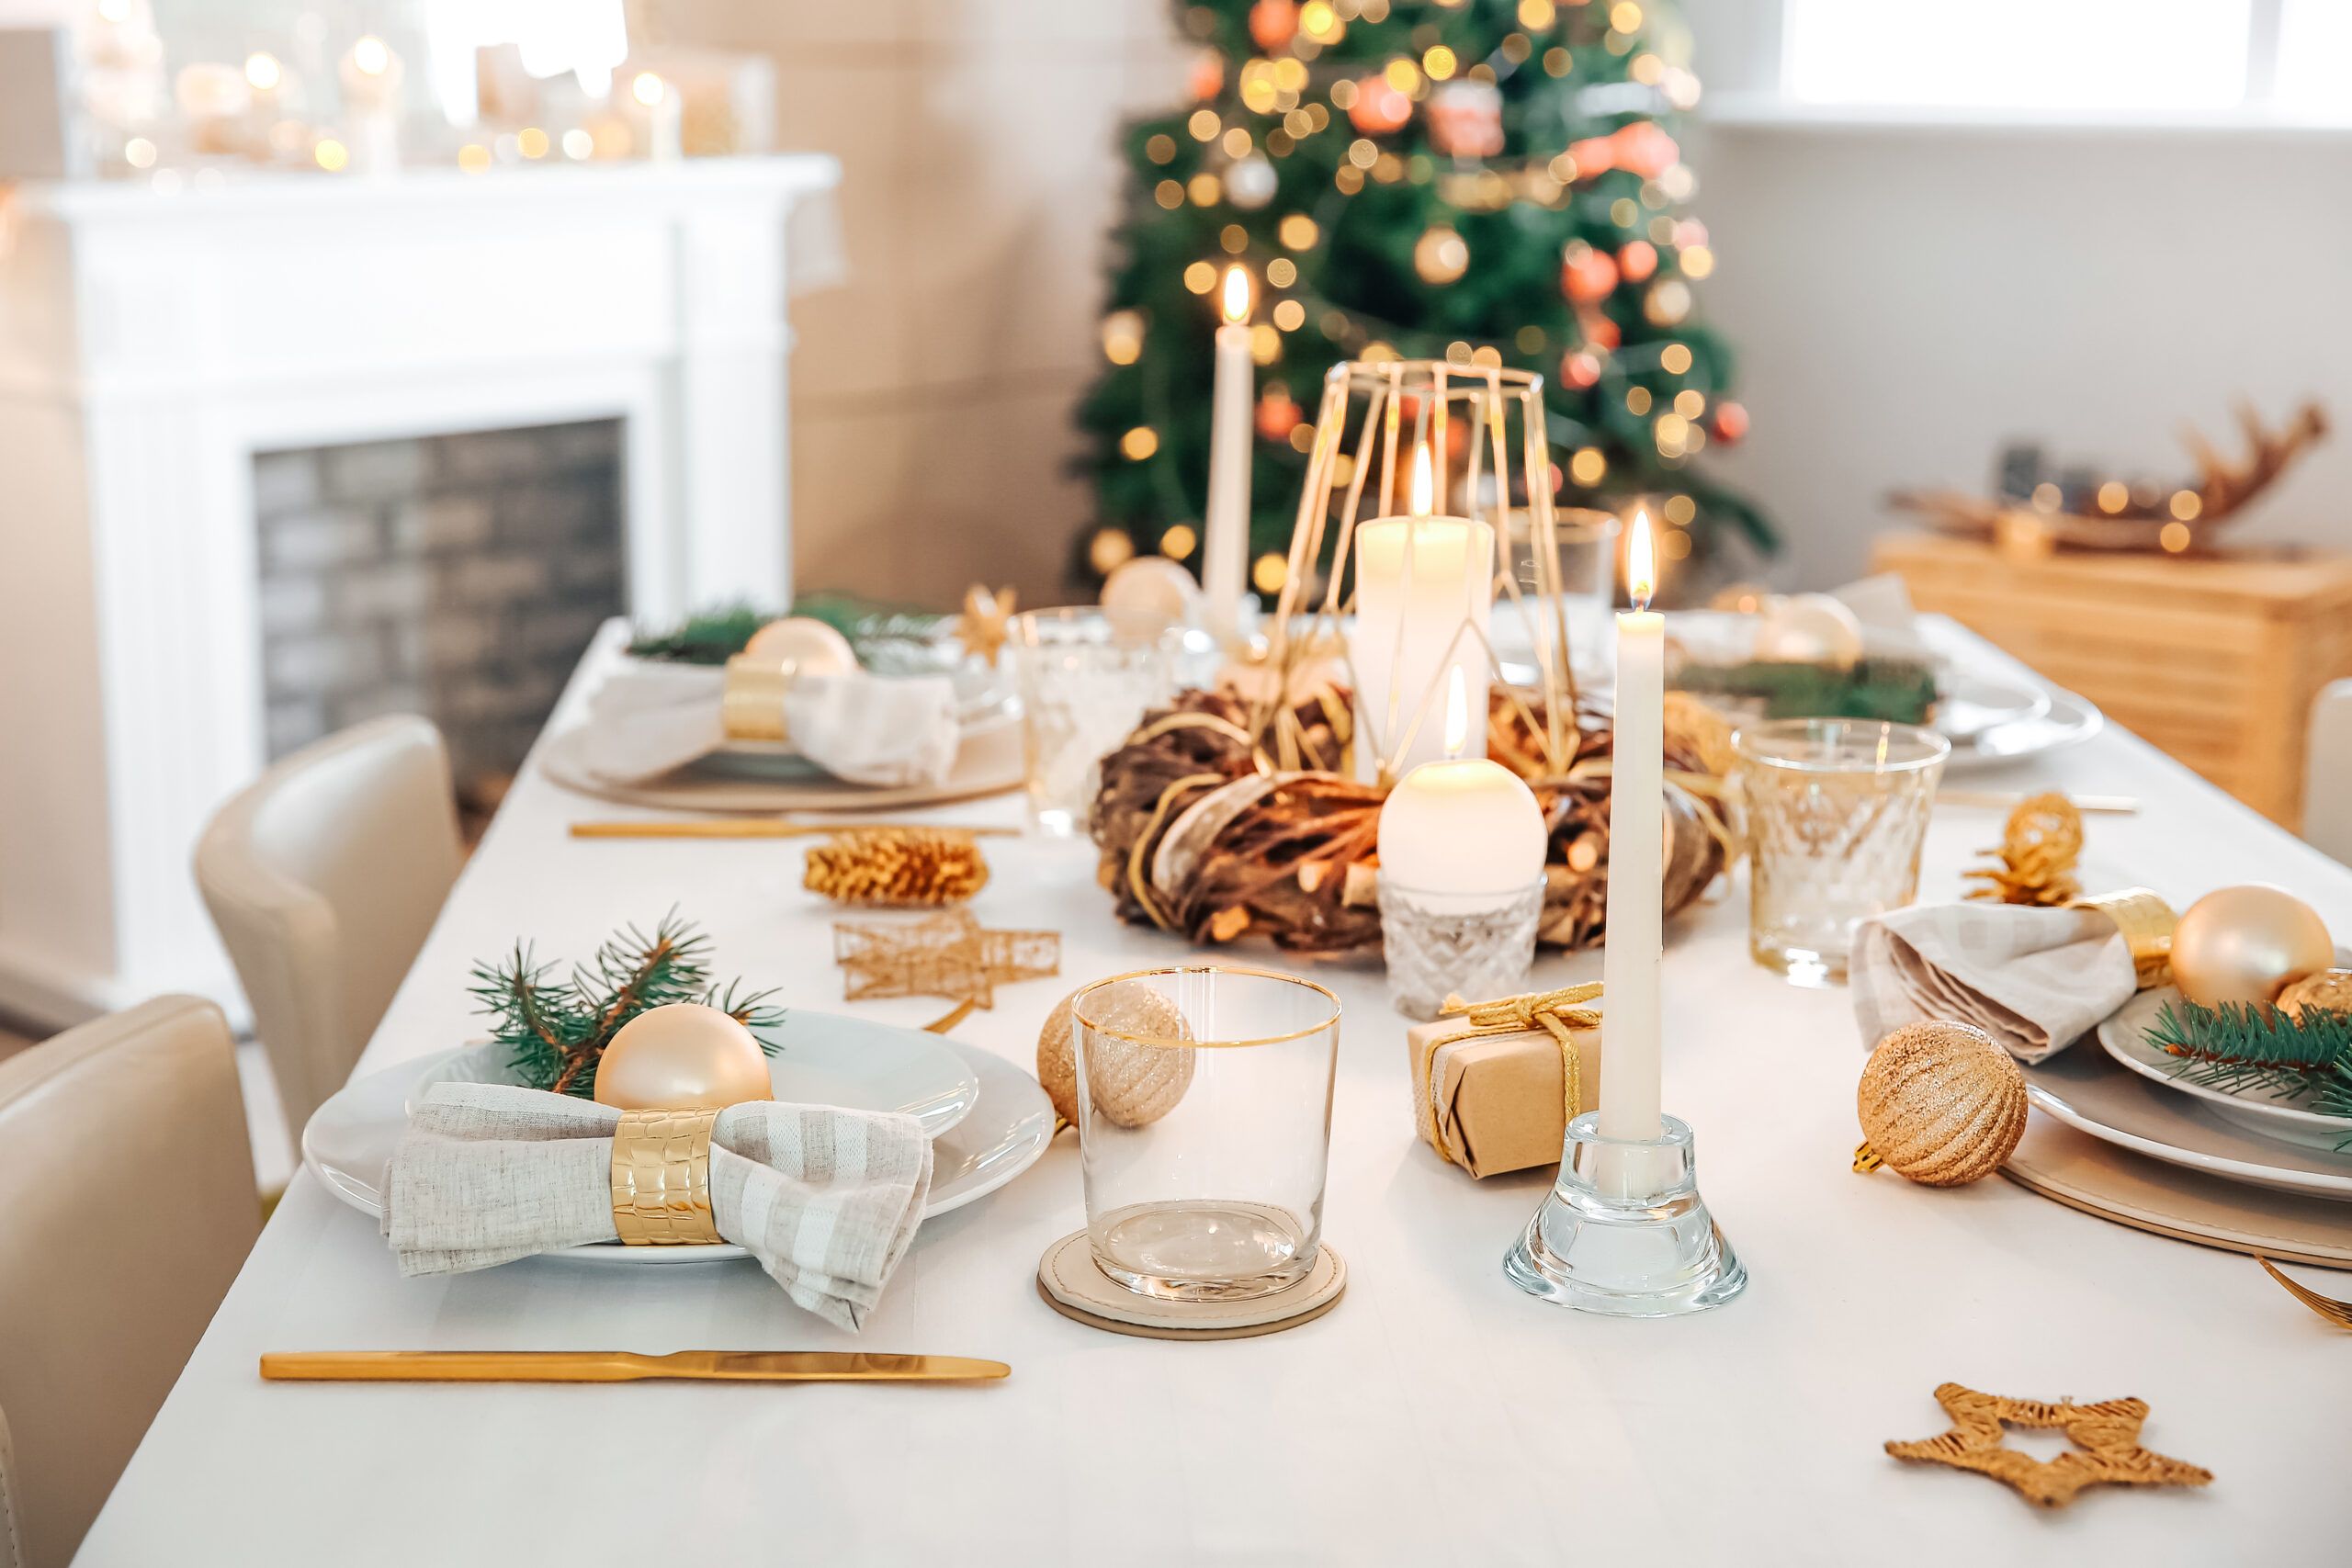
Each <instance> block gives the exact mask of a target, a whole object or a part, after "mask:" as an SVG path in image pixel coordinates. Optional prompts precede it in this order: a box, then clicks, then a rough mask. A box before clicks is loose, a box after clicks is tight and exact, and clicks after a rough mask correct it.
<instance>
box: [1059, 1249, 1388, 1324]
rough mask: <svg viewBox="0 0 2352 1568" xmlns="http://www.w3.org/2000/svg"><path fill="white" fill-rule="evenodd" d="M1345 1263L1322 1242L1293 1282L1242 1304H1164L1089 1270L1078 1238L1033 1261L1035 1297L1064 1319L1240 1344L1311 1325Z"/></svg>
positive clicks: (1334, 1291)
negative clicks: (1309, 1265)
mask: <svg viewBox="0 0 2352 1568" xmlns="http://www.w3.org/2000/svg"><path fill="white" fill-rule="evenodd" d="M1347 1288H1348V1260H1347V1259H1346V1258H1341V1257H1340V1255H1339V1253H1338V1252H1337V1251H1336V1250H1334V1249H1333V1247H1332V1246H1331V1244H1330V1243H1329V1242H1328V1241H1327V1242H1325V1243H1323V1244H1322V1245H1321V1246H1319V1247H1317V1248H1316V1251H1315V1264H1314V1266H1313V1267H1312V1268H1310V1269H1307V1271H1306V1278H1305V1279H1303V1280H1299V1281H1298V1282H1297V1283H1295V1284H1293V1285H1288V1286H1285V1287H1284V1288H1283V1289H1282V1290H1279V1291H1276V1292H1274V1293H1273V1294H1272V1295H1271V1296H1258V1297H1255V1298H1253V1299H1251V1300H1250V1301H1244V1302H1170V1301H1162V1300H1161V1299H1160V1298H1159V1297H1157V1296H1140V1295H1137V1294H1136V1292H1133V1291H1130V1290H1128V1289H1127V1288H1126V1287H1125V1285H1122V1284H1120V1283H1119V1282H1118V1281H1117V1280H1114V1279H1112V1278H1111V1277H1110V1276H1109V1275H1108V1274H1105V1273H1103V1270H1102V1269H1099V1268H1097V1267H1096V1266H1095V1263H1094V1249H1093V1248H1092V1247H1090V1246H1088V1245H1087V1240H1086V1233H1085V1232H1084V1231H1078V1232H1075V1233H1073V1234H1072V1235H1066V1236H1064V1237H1062V1238H1061V1240H1059V1241H1057V1242H1056V1243H1054V1245H1053V1246H1051V1247H1047V1248H1046V1255H1045V1257H1043V1258H1039V1259H1038V1260H1037V1294H1038V1295H1039V1296H1040V1297H1041V1298H1042V1299H1043V1300H1044V1301H1045V1303H1046V1305H1047V1306H1049V1307H1051V1308H1053V1309H1054V1310H1055V1311H1056V1312H1057V1313H1059V1314H1062V1315H1063V1316H1064V1317H1067V1318H1071V1319H1074V1320H1076V1321H1077V1322H1080V1323H1083V1324H1085V1325H1088V1326H1090V1327H1092V1328H1102V1329H1107V1330H1109V1331H1110V1332H1111V1333H1113V1334H1131V1335H1134V1336H1136V1337H1137V1338H1141V1339H1247V1338H1249V1337H1251V1336H1252V1335H1258V1334H1279V1333H1281V1332H1282V1331H1283V1329H1285V1328H1295V1327H1297V1326H1298V1325H1300V1324H1302V1323H1312V1322H1313V1321H1315V1319H1317V1318H1318V1317H1321V1316H1322V1315H1323V1314H1325V1313H1327V1312H1329V1311H1330V1310H1331V1309H1332V1308H1333V1307H1335V1306H1337V1305H1339V1304H1340V1294H1341V1292H1344V1291H1346V1290H1347Z"/></svg>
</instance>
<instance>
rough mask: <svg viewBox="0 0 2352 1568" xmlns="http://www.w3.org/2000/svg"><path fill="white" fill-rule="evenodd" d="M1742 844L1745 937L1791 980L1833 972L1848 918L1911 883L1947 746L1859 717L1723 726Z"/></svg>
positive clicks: (1903, 900)
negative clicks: (1742, 817) (1735, 760)
mask: <svg viewBox="0 0 2352 1568" xmlns="http://www.w3.org/2000/svg"><path fill="white" fill-rule="evenodd" d="M1733 747H1734V749H1735V750H1736V751H1737V753H1738V756H1739V780H1740V793H1741V796H1742V800H1743V804H1744V808H1745V810H1746V813H1747V840H1748V845H1749V851H1748V906H1747V949H1748V952H1750V953H1753V954H1754V955H1755V957H1756V962H1758V964H1763V965H1764V966H1765V967H1766V968H1768V969H1775V970H1778V971H1780V973H1781V974H1782V975H1784V976H1787V977H1788V978H1789V979H1790V980H1792V981H1793V982H1794V983H1795V984H1797V985H1800V986H1827V985H1839V984H1843V983H1844V981H1845V978H1846V954H1847V950H1848V949H1849V947H1850V946H1851V945H1852V943H1853V938H1854V928H1855V927H1856V926H1858V925H1860V923H1861V922H1862V921H1863V920H1865V919H1869V918H1870V917H1871V916H1872V915H1881V914H1884V913H1885V912H1886V911H1887V910H1889V909H1897V908H1902V907H1903V906H1904V905H1905V904H1908V903H1909V902H1911V899H1912V897H1913V896H1914V895H1915V894H1917V891H1918V888H1919V846H1920V843H1921V842H1922V840H1924V839H1925V838H1926V836H1927V830H1928V814H1929V813H1930V812H1931V811H1932V810H1933V809H1934V808H1935V799H1936V784H1937V782H1938V781H1939V779H1940V778H1941V777H1942V776H1943V771H1944V759H1945V758H1946V757H1947V756H1949V755H1950V754H1951V745H1950V744H1949V743H1947V742H1946V741H1945V739H1944V738H1943V737H1942V736H1940V735H1938V734H1936V733H1935V732H1934V731H1932V730H1928V729H1920V728H1915V727H1913V726H1911V725H1907V724H1882V723H1878V722H1875V721H1873V720H1870V719H1859V718H1788V719H1777V720H1774V721H1772V722H1770V723H1765V724H1752V725H1746V726H1743V727H1742V728H1740V731H1739V733H1738V734H1737V735H1736V736H1735V737H1734V738H1733Z"/></svg>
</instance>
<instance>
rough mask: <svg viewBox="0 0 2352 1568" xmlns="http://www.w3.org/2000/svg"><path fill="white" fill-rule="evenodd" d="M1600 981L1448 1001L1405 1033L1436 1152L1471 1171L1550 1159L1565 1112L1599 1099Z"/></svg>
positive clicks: (1419, 1108)
mask: <svg viewBox="0 0 2352 1568" xmlns="http://www.w3.org/2000/svg"><path fill="white" fill-rule="evenodd" d="M1599 995H1600V987H1599V986H1598V985H1590V986H1576V987H1569V988H1568V989H1566V990H1561V991H1549V992H1540V993H1537V994H1535V995H1533V996H1526V997H1507V998H1503V999H1502V1000H1500V1001H1495V1002H1479V1003H1472V1004H1466V1005H1464V1004H1451V1003H1450V1004H1449V1011H1448V1012H1447V1013H1446V1014H1445V1015H1444V1016H1442V1017H1440V1018H1437V1019H1434V1020H1432V1021H1430V1022H1428V1023H1423V1024H1417V1025H1415V1026H1414V1027H1413V1028H1412V1029H1410V1030H1408V1032H1406V1035H1405V1050H1406V1055H1407V1059H1408V1063H1409V1066H1410V1068H1411V1074H1412V1086H1413V1122H1414V1125H1415V1127H1416V1128H1418V1129H1419V1133H1420V1137H1421V1141H1422V1142H1423V1143H1425V1144H1427V1145H1430V1148H1432V1149H1434V1150H1436V1151H1437V1155H1438V1157H1439V1158H1441V1159H1443V1160H1445V1161H1446V1162H1447V1163H1448V1164H1451V1165H1458V1166H1460V1167H1461V1168H1463V1169H1464V1170H1466V1171H1468V1172H1469V1173H1470V1174H1471V1175H1472V1176H1474V1177H1487V1176H1494V1175H1498V1174H1499V1173H1501V1172H1503V1171H1507V1170H1525V1169H1527V1168H1529V1167H1531V1166H1539V1165H1556V1164H1558V1163H1559V1159H1560V1142H1561V1139H1562V1138H1563V1137H1564V1136H1565V1135H1566V1132H1567V1126H1568V1118H1569V1117H1571V1116H1573V1115H1576V1114H1577V1113H1578V1112H1580V1111H1586V1110H1589V1109H1590V1108H1591V1107H1592V1106H1593V1105H1595V1104H1596V1103H1598V1101H1599V1097H1600V1016H1599V1014H1597V1013H1595V1012H1593V1011H1591V1010H1588V1009H1586V1008H1584V1007H1582V1006H1580V1005H1579V1004H1581V1003H1584V1002H1587V1001H1589V1000H1591V999H1592V998H1596V997H1598V996H1599Z"/></svg>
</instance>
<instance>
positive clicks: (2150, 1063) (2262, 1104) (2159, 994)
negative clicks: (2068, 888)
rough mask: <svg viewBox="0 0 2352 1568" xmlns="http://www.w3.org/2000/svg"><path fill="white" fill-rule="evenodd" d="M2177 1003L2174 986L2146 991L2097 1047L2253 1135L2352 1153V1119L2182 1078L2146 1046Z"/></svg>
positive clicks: (2115, 1018)
mask: <svg viewBox="0 0 2352 1568" xmlns="http://www.w3.org/2000/svg"><path fill="white" fill-rule="evenodd" d="M2179 1000H2180V991H2179V989H2178V988H2177V987H2172V986H2159V987H2155V988H2154V989H2153V990H2147V991H2142V992H2141V993H2140V994H2139V995H2138V996H2136V997H2133V998H2131V1000H2130V1001H2128V1002H2126V1003H2124V1004H2123V1005H2122V1006H2121V1007H2120V1008H2118V1009H2117V1010H2115V1011H2114V1012H2113V1013H2112V1014H2110V1015H2109V1017H2108V1018H2107V1019H2106V1021H2103V1022H2102V1023H2100V1025H2099V1026H2098V1043H2099V1044H2100V1045H2101V1046H2103V1047H2104V1048H2105V1049H2106V1051H2107V1054H2108V1055H2110V1056H2112V1057H2114V1058H2115V1059H2116V1060H2117V1061H2119V1062H2120V1063H2122V1064H2123V1065H2124V1066H2127V1067H2129V1068H2131V1070H2132V1071H2133V1072H2135V1073H2137V1074H2139V1075H2140V1076H2141V1077H2143V1078H2147V1079H2150V1080H2151V1081H2153V1082H2155V1083H2160V1084H2162V1085H2164V1086H2165V1088H2166V1089H2177V1090H2178V1091H2179V1092H2180V1093H2182V1094H2185V1095H2188V1096H2189V1097H2190V1098H2191V1099H2194V1100H2203V1101H2204V1102H2205V1103H2206V1104H2207V1105H2209V1106H2211V1108H2212V1111H2213V1114H2214V1115H2216V1116H2219V1117H2221V1118H2222V1120H2224V1121H2227V1122H2236V1123H2237V1124H2238V1125H2239V1126H2241V1127H2244V1128H2245V1130H2246V1131H2248V1132H2250V1133H2256V1134H2261V1135H2262V1136H2264V1137H2266V1138H2276V1139H2278V1140H2279V1141H2280V1142H2281V1143H2289V1144H2299V1145H2301V1146H2302V1147H2304V1148H2307V1149H2321V1150H2324V1151H2325V1152H2327V1153H2329V1154H2334V1153H2335V1152H2336V1149H2337V1145H2344V1147H2345V1151H2346V1153H2352V1116H2328V1115H2324V1114H2323V1113H2321V1112H2319V1111H2313V1110H2312V1109H2310V1108H2309V1107H2308V1106H2305V1105H2303V1104H2302V1103H2301V1098H2300V1097H2296V1096H2280V1095H2275V1094H2270V1093H2267V1092H2266V1091H2264V1090H2261V1089H2215V1088H2213V1087H2212V1086H2211V1085H2209V1084H2201V1083H2192V1082H2190V1081H2189V1080H2188V1079H2187V1078H2185V1077H2181V1076H2180V1067H2181V1061H2180V1058H2179V1057H2177V1056H2175V1055H2172V1054H2171V1053H2170V1052H2168V1051H2166V1050H2165V1049H2164V1048H2163V1047H2162V1046H2159V1045H2154V1044H2151V1043H2149V1041H2148V1031H2149V1030H2151V1029H2153V1028H2154V1027H2155V1022H2156V1013H2157V1012H2158V1010H2161V1009H2162V1008H2163V1007H2164V1005H2165V1003H2166V1002H2178V1001H2179Z"/></svg>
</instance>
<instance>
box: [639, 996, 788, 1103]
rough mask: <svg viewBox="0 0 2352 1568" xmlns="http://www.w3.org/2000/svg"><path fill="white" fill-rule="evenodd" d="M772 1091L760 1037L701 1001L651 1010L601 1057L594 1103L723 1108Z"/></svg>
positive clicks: (770, 1094)
mask: <svg viewBox="0 0 2352 1568" xmlns="http://www.w3.org/2000/svg"><path fill="white" fill-rule="evenodd" d="M774 1098H775V1086H774V1084H773V1082H772V1081H771V1080H770V1078H769V1077H768V1058H767V1053H765V1052H763V1051H762V1050H761V1049H760V1042H759V1040H758V1038H757V1037H756V1036H754V1035H753V1034H752V1032H751V1031H750V1030H748V1029H746V1028H744V1027H743V1026H742V1025H741V1023H739V1022H737V1021H735V1019H734V1017H733V1016H732V1015H731V1014H729V1013H726V1012H723V1011H721V1010H719V1009H718V1008H714V1007H705V1006H704V1005H703V1004H702V1003H700V1002H671V1003H669V1004H668V1005H667V1006H664V1007H658V1008H648V1009H646V1010H644V1011H643V1012H641V1013H639V1014H638V1015H637V1016H636V1017H635V1018H633V1019H630V1020H629V1021H628V1022H627V1023H624V1024H622V1025H621V1026H620V1028H619V1029H617V1030H616V1031H614V1032H613V1038H612V1040H611V1042H610V1043H607V1044H606V1045H605V1053H604V1055H602V1056H601V1057H600V1058H598V1060H597V1063H596V1102H597V1103H598V1104H600V1105H611V1106H616V1107H618V1108H619V1109H620V1110H623V1111H657V1110H658V1111H718V1110H723V1109H725V1108H726V1107H728V1106H729V1105H740V1104H741V1103H742V1102H743V1101H745V1100H772V1099H774Z"/></svg>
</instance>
